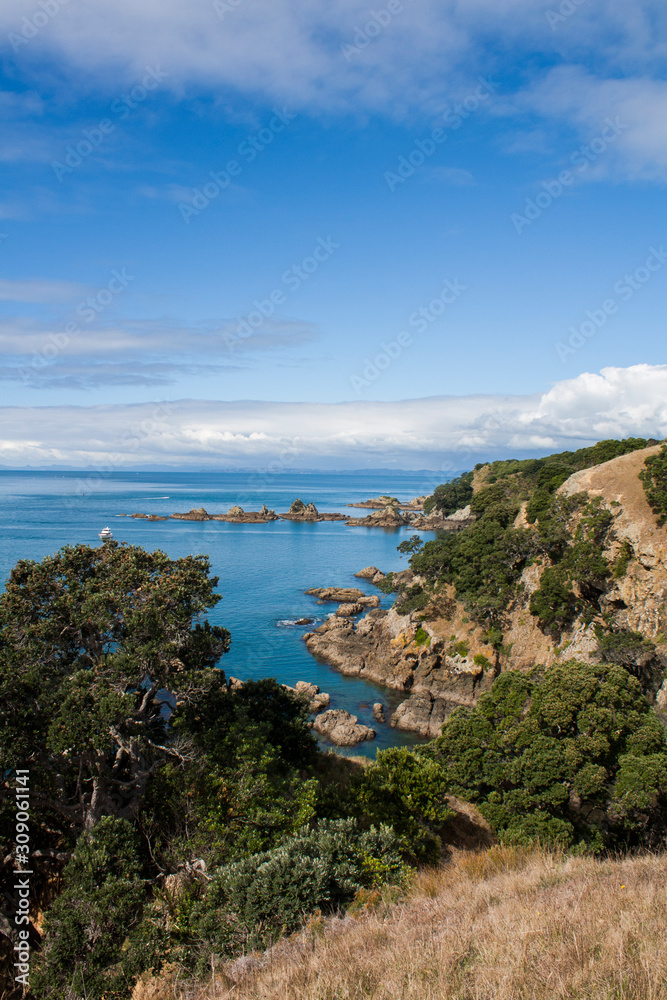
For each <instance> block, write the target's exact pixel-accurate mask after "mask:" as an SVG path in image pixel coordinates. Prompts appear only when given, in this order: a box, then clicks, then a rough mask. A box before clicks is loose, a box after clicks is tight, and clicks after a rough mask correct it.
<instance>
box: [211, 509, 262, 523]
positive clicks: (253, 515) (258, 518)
mask: <svg viewBox="0 0 667 1000" xmlns="http://www.w3.org/2000/svg"><path fill="white" fill-rule="evenodd" d="M211 520H213V521H227V522H228V523H230V524H265V523H266V522H268V521H277V520H278V515H277V514H276V512H275V510H269V508H268V507H267V506H266V504H262V506H261V508H260V509H259V510H244V509H243V507H239V506H234V507H230V508H229V510H228V511H227V513H226V514H213V515H212V518H211Z"/></svg>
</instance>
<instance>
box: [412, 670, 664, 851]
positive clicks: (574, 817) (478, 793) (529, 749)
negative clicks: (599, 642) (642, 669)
mask: <svg viewBox="0 0 667 1000" xmlns="http://www.w3.org/2000/svg"><path fill="white" fill-rule="evenodd" d="M431 752H432V754H433V756H434V759H435V760H436V761H437V762H438V763H439V764H440V765H441V766H442V767H443V769H444V772H445V773H446V775H447V780H448V782H449V783H450V788H451V790H452V791H453V792H455V793H456V794H458V795H461V796H462V797H463V798H466V799H468V800H469V801H472V802H475V803H476V804H477V805H478V806H479V808H480V810H481V812H482V813H483V814H484V815H485V816H486V818H487V819H488V820H489V822H490V823H491V825H492V826H493V827H494V829H495V830H496V832H497V833H498V834H499V835H500V837H501V838H502V839H506V840H515V841H520V842H524V843H525V842H528V841H530V840H533V839H535V838H539V839H541V840H542V841H547V842H553V841H558V842H560V843H562V844H563V845H565V846H571V845H576V844H579V845H582V846H583V845H588V846H589V847H593V848H596V849H599V848H601V847H603V846H611V845H614V844H618V845H633V844H644V845H647V844H657V843H662V842H664V838H665V832H666V829H667V822H666V821H667V812H666V809H667V737H666V735H665V731H664V729H663V728H662V726H661V724H660V722H659V721H658V719H657V717H656V716H655V714H654V713H653V711H652V710H651V708H650V706H649V705H648V702H647V701H646V699H645V697H644V696H643V694H642V692H641V688H640V685H639V683H638V681H637V680H636V679H635V678H634V677H632V676H631V675H630V674H629V673H628V672H627V671H626V670H624V669H622V668H621V667H615V666H608V665H595V666H592V665H589V664H584V663H578V662H576V661H569V662H567V663H563V664H557V665H555V666H552V667H550V668H549V669H548V670H547V671H545V673H544V675H543V677H539V676H535V677H533V678H532V679H531V678H529V677H527V676H526V675H525V674H520V673H516V672H511V671H510V672H507V673H505V674H502V675H501V676H500V677H499V678H498V679H497V680H496V681H495V682H494V685H493V688H492V690H491V692H490V693H489V694H486V695H483V696H482V697H481V698H480V700H479V702H478V704H477V705H476V707H475V708H474V709H473V710H472V711H466V710H464V709H459V710H457V711H456V712H455V713H453V715H452V716H451V717H450V719H449V720H448V722H447V724H446V725H445V726H444V727H443V731H442V735H441V736H440V737H438V738H437V739H436V740H435V741H434V744H433V747H432V751H431Z"/></svg>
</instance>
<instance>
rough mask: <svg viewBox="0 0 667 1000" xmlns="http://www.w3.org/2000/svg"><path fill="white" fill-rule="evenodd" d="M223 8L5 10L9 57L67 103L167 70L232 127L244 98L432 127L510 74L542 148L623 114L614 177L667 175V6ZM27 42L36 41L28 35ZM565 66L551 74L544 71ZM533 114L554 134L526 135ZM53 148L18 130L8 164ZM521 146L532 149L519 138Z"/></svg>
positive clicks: (484, 0)
mask: <svg viewBox="0 0 667 1000" xmlns="http://www.w3.org/2000/svg"><path fill="white" fill-rule="evenodd" d="M218 6H219V7H220V12H221V16H219V15H218V13H216V8H215V6H214V3H213V0H198V2H196V3H193V2H192V0H115V2H114V3H113V4H110V3H109V2H108V0H86V2H85V4H84V3H82V2H78V3H75V2H72V3H68V4H63V5H62V6H61V8H60V9H59V11H58V13H56V14H55V15H54V16H52V17H51V18H50V20H49V21H48V23H47V24H44V25H43V26H42V27H40V28H39V30H38V31H36V32H35V31H31V30H30V29H29V28H28V29H26V21H25V19H26V18H27V21H28V22H30V19H31V17H32V16H33V15H34V14H35V13H36V12H37V11H38V10H41V9H40V8H38V7H37V6H33V4H32V3H31V2H29V0H26V2H25V3H24V4H23V6H22V8H21V9H19V10H17V4H9V3H6V4H2V5H0V49H2V48H3V47H4V49H5V50H6V51H7V53H8V54H9V55H10V56H12V57H13V58H14V59H15V61H16V63H17V67H18V71H19V73H23V74H24V75H25V77H26V79H27V80H29V81H31V82H33V81H36V80H37V81H39V80H40V78H41V76H42V74H48V84H49V87H50V88H51V87H52V86H53V81H54V79H55V76H54V74H53V72H52V69H51V65H52V62H53V61H54V60H55V62H56V64H57V66H58V77H59V78H60V79H61V81H62V86H61V89H60V90H58V91H57V105H58V106H65V105H66V104H68V103H70V102H72V101H73V100H75V98H76V96H77V95H86V96H89V95H91V94H95V93H99V94H103V95H104V96H105V98H108V99H112V98H121V97H122V94H123V93H124V92H126V91H127V90H128V89H129V88H131V87H132V86H133V85H139V86H140V85H141V80H142V78H143V76H144V75H145V74H146V72H147V67H151V68H152V69H153V70H155V69H156V68H157V67H158V66H159V67H160V72H163V73H164V74H166V75H165V77H164V79H163V80H161V81H160V83H159V91H160V93H162V92H164V91H171V92H172V94H173V95H174V96H176V97H177V98H178V99H181V98H183V97H184V96H187V97H189V96H199V95H200V94H201V93H205V94H210V95H213V97H214V99H215V100H216V101H217V102H218V105H219V107H221V108H222V107H227V106H229V108H230V109H234V110H232V111H230V114H231V115H232V117H233V116H234V115H237V116H238V114H239V113H241V112H239V109H238V107H235V105H238V101H236V100H235V99H234V98H231V99H230V95H236V94H238V93H241V94H243V95H245V96H247V97H249V98H250V99H251V100H253V99H260V100H261V101H264V102H267V101H268V102H269V103H270V102H278V103H280V104H283V103H285V104H287V105H289V107H290V109H291V110H305V111H309V112H313V113H322V112H324V113H327V114H328V113H330V112H332V111H333V112H338V111H340V112H345V113H350V112H351V113H353V114H356V115H360V116H363V115H365V114H367V113H368V112H371V113H372V112H382V113H389V114H391V115H393V116H394V117H395V118H397V119H399V120H404V121H409V122H410V123H411V124H418V123H419V120H420V119H428V118H429V117H430V116H434V115H435V114H437V113H441V112H442V110H443V107H444V106H446V105H448V104H450V103H452V102H455V101H456V100H459V99H461V98H463V97H464V96H466V94H468V93H469V92H470V88H471V87H472V86H473V85H474V84H475V83H476V81H477V77H478V75H479V74H493V73H496V74H500V75H501V76H503V75H505V77H506V80H505V82H504V83H503V90H504V92H505V96H506V98H507V99H508V103H507V108H508V109H509V108H510V107H511V108H512V109H513V113H514V114H515V115H517V112H518V116H517V119H516V120H517V121H519V122H520V127H521V125H524V126H525V127H526V129H527V131H528V133H529V138H530V139H531V141H532V142H533V144H534V143H535V141H539V142H540V143H541V144H542V146H543V148H549V147H550V145H551V142H550V139H551V132H552V131H553V128H554V125H556V126H558V124H559V123H560V121H561V120H565V121H566V122H567V123H568V124H569V125H572V126H574V127H575V128H576V129H577V131H578V134H581V136H582V138H583V137H585V135H586V134H587V132H590V129H591V128H593V129H595V127H597V126H598V125H599V122H600V121H601V120H603V119H604V117H605V116H606V115H621V116H624V117H625V118H627V119H628V121H629V124H630V126H631V130H630V131H629V132H628V134H627V135H626V136H624V137H623V139H622V141H620V142H619V143H618V145H617V147H615V151H614V156H613V158H610V159H609V161H608V163H609V167H607V170H608V171H609V170H611V164H612V162H617V163H620V164H622V166H623V169H624V172H625V174H626V175H629V176H632V177H652V176H662V174H661V172H662V170H663V168H664V167H665V157H666V154H665V148H667V147H666V144H665V141H664V139H665V125H664V122H665V117H666V116H665V103H666V101H667V98H666V97H665V87H666V86H667V85H666V84H665V83H664V82H663V80H662V75H663V73H662V71H663V65H664V57H665V55H666V54H667V42H666V41H665V39H666V38H667V30H666V29H667V7H666V6H665V4H664V0H633V2H632V3H628V2H627V0H584V2H582V3H581V4H579V5H577V6H574V5H572V6H571V9H572V13H571V15H570V16H567V17H565V18H564V20H563V21H562V23H558V24H556V25H553V23H550V22H549V19H548V18H547V14H548V12H549V11H550V10H555V11H558V10H559V9H560V8H561V7H563V6H564V5H563V4H562V3H561V2H560V0H554V2H553V3H551V4H550V5H542V4H536V3H535V0H466V3H461V2H460V0H419V2H413V0H403V10H402V12H400V13H398V14H395V15H393V17H390V18H389V19H388V20H387V17H386V16H382V17H380V18H378V17H376V16H375V15H374V14H373V10H376V8H377V10H376V13H377V11H384V10H385V8H386V4H384V3H383V2H382V0H379V2H378V4H377V5H376V6H375V7H367V6H366V5H365V4H362V3H361V2H360V0H327V3H319V4H318V3H313V2H312V0H240V2H239V3H234V4H227V7H228V8H229V9H228V10H227V11H226V12H225V0H218ZM42 20H43V13H42V14H41V15H40V22H41V21H42ZM381 21H383V22H384V23H380V22H381ZM369 25H371V26H372V27H371V28H370V29H369ZM367 29H369V30H367ZM26 30H27V32H28V34H32V35H33V36H34V37H31V38H27V37H24V35H23V34H22V32H24V31H26ZM17 39H18V41H17ZM355 39H356V41H355ZM343 46H354V50H353V54H352V55H350V52H349V51H348V57H347V58H346V56H345V54H344V52H343V48H342V47H343ZM554 64H555V65H556V69H554V70H552V71H551V72H549V71H548V69H542V67H543V66H546V67H548V66H553V65H554ZM46 67H48V69H47V68H46ZM505 71H509V73H507V72H505ZM510 80H512V81H518V82H512V83H510ZM514 96H515V97H516V102H514V101H513V100H512V98H513V97H514ZM19 106H21V107H22V110H23V112H24V114H25V113H26V112H27V113H28V114H32V115H33V116H41V115H42V111H43V108H42V105H41V104H40V102H39V101H38V99H37V98H35V97H34V96H32V94H31V93H28V94H27V95H25V96H21V98H20V99H19V98H17V97H15V96H13V95H11V94H10V95H7V94H4V95H3V94H2V93H0V113H2V112H3V111H4V112H6V115H7V116H8V117H9V118H13V117H14V116H15V114H16V112H17V110H20V107H19ZM527 109H530V110H532V112H537V113H538V115H539V116H541V118H542V121H541V122H540V121H538V122H535V121H534V120H531V121H530V122H525V121H524V122H522V121H521V117H520V116H521V115H522V114H525V111H526V110H527ZM491 110H492V106H491V104H489V106H488V108H487V107H485V111H491ZM495 113H500V102H499V107H498V108H497V109H496V112H495ZM543 123H546V125H545V128H546V136H545V137H544V138H543V137H542V136H541V130H542V125H543ZM17 128H18V126H17ZM54 141H55V137H54V136H51V137H50V141H49V142H45V139H44V136H43V135H40V134H39V133H37V132H35V130H34V129H32V130H30V129H28V130H27V131H25V132H22V131H20V130H19V131H16V129H13V130H12V131H11V132H10V133H8V141H7V142H5V143H3V149H2V151H0V159H2V158H3V157H4V158H12V159H31V158H32V159H44V158H47V159H48V158H49V155H50V153H49V147H50V145H53V142H54ZM66 141H69V139H67V140H66ZM514 144H515V147H516V148H517V149H520V148H521V146H522V142H521V137H520V136H517V138H516V139H515V143H514ZM50 158H53V156H52V155H51V156H50ZM594 173H597V172H596V171H591V173H590V176H593V174H594ZM146 193H147V194H149V192H148V191H147V192H146ZM162 194H163V195H164V194H166V196H167V197H169V192H168V191H166V192H162ZM155 195H156V191H153V192H152V196H155ZM149 196H150V195H149Z"/></svg>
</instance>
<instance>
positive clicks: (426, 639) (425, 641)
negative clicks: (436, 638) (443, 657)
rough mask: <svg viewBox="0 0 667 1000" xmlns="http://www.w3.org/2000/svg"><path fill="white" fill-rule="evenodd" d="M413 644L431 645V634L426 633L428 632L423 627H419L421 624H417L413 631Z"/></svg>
mask: <svg viewBox="0 0 667 1000" xmlns="http://www.w3.org/2000/svg"><path fill="white" fill-rule="evenodd" d="M414 644H415V646H430V645H431V636H430V635H429V634H428V632H427V631H426V629H424V628H422V627H421V625H420V626H419V628H418V629H417V631H416V632H415V638H414Z"/></svg>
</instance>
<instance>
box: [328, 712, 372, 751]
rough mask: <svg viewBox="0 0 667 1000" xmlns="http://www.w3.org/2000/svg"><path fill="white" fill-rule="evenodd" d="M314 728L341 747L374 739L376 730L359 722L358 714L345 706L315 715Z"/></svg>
mask: <svg viewBox="0 0 667 1000" xmlns="http://www.w3.org/2000/svg"><path fill="white" fill-rule="evenodd" d="M313 729H314V730H315V732H316V733H319V734H320V736H324V737H325V738H326V739H327V740H329V741H330V742H331V743H335V744H336V746H339V747H351V746H355V744H357V743H363V742H364V740H374V739H375V735H376V734H375V730H374V729H371V728H370V726H364V725H362V724H360V723H359V720H358V719H357V716H356V715H350V713H349V712H346V711H345V709H343V708H332V709H329V711H328V712H323V713H322V714H321V715H318V716H316V717H315V721H314V722H313Z"/></svg>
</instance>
